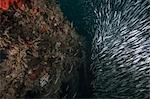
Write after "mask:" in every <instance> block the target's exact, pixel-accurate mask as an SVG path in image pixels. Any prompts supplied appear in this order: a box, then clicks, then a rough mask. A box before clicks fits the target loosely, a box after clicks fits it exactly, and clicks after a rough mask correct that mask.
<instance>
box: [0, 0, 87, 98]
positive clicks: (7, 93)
mask: <svg viewBox="0 0 150 99" xmlns="http://www.w3.org/2000/svg"><path fill="white" fill-rule="evenodd" d="M24 1H25V2H24V6H25V9H24V10H21V9H20V8H17V6H15V5H12V6H10V7H9V9H7V11H3V10H1V9H0V98H21V97H25V98H27V99H28V98H40V97H42V98H68V97H76V96H77V95H78V93H77V91H78V86H79V72H78V69H79V68H80V67H81V66H84V65H85V61H84V59H85V55H84V50H83V49H84V46H83V43H82V40H83V39H82V37H79V35H77V34H76V32H75V30H74V28H73V27H72V25H71V24H70V23H69V22H68V21H66V20H65V19H64V18H63V14H62V13H61V11H60V9H59V7H58V6H57V5H56V3H55V0H50V2H48V0H31V1H30V0H24Z"/></svg>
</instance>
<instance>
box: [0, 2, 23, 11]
mask: <svg viewBox="0 0 150 99" xmlns="http://www.w3.org/2000/svg"><path fill="white" fill-rule="evenodd" d="M14 3H16V5H17V7H18V8H20V9H21V10H24V9H25V7H24V4H23V0H0V9H2V10H4V11H7V10H8V9H9V6H10V5H13V4H14Z"/></svg>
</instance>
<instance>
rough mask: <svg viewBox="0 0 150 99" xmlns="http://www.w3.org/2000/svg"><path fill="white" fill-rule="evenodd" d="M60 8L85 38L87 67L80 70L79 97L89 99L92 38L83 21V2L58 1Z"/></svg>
mask: <svg viewBox="0 0 150 99" xmlns="http://www.w3.org/2000/svg"><path fill="white" fill-rule="evenodd" d="M58 1H59V5H60V8H61V10H62V12H63V13H64V17H65V18H66V19H67V20H69V21H70V22H72V23H73V25H74V28H75V29H76V31H77V33H79V35H81V36H84V37H85V40H84V41H85V42H83V44H85V45H84V46H85V52H86V66H82V67H80V68H79V88H78V97H80V98H89V97H91V95H92V88H91V85H90V83H91V82H90V81H91V79H92V74H91V72H90V71H89V68H90V64H91V58H90V57H91V42H92V37H91V35H89V34H88V33H87V30H85V29H86V28H87V27H86V26H85V23H84V22H85V21H83V15H84V14H83V8H82V6H81V4H82V0H58Z"/></svg>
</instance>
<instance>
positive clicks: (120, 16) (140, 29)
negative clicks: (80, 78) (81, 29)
mask: <svg viewBox="0 0 150 99" xmlns="http://www.w3.org/2000/svg"><path fill="white" fill-rule="evenodd" d="M147 1H148V0H88V1H87V2H89V4H90V5H92V6H90V7H91V8H89V9H88V11H91V12H88V14H89V16H92V14H94V15H95V16H94V17H89V18H90V19H88V18H87V19H88V20H86V21H87V23H88V22H90V23H91V22H93V26H91V27H92V28H93V30H91V31H89V33H90V34H91V35H94V36H93V42H92V57H91V59H92V60H93V63H92V65H91V69H92V72H93V74H94V75H95V80H94V81H93V82H92V85H93V90H94V95H95V96H96V97H99V98H102V99H103V98H104V99H105V98H110V99H116V98H117V99H120V98H121V99H135V98H136V99H143V98H146V97H148V96H149V95H150V13H149V12H150V2H149V3H148V2H147ZM86 6H88V5H86ZM87 17H88V16H87ZM89 20H90V21H89ZM95 28H96V29H95ZM93 31H94V32H93ZM149 97H150V96H149Z"/></svg>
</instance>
